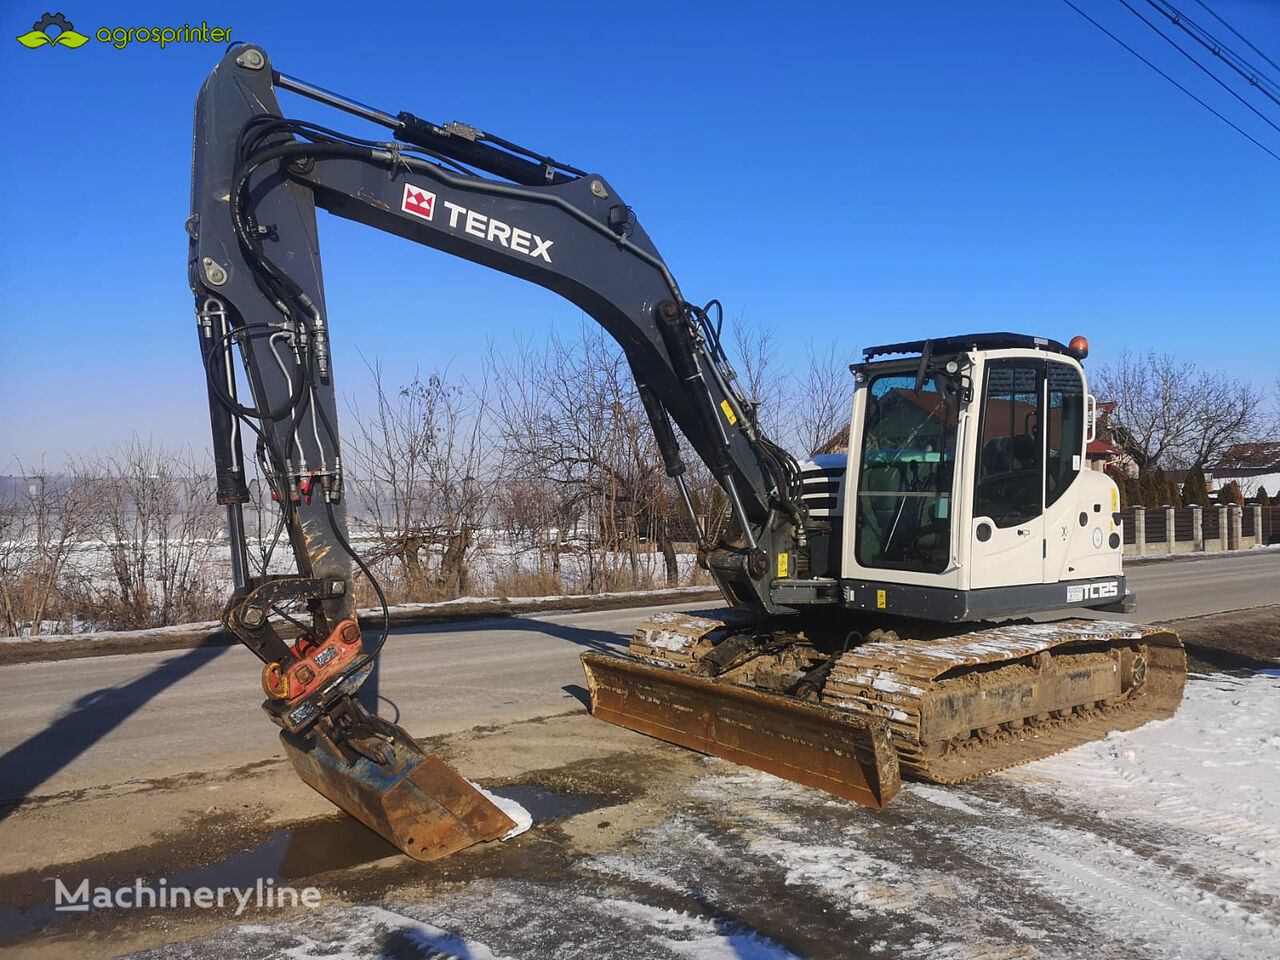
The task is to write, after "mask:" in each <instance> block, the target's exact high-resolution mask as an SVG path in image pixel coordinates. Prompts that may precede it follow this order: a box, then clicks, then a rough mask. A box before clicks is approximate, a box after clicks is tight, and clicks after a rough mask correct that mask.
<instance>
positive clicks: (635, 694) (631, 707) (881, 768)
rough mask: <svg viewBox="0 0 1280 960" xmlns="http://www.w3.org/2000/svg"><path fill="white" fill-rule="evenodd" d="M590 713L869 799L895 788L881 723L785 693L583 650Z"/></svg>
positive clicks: (885, 796)
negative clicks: (757, 688)
mask: <svg viewBox="0 0 1280 960" xmlns="http://www.w3.org/2000/svg"><path fill="white" fill-rule="evenodd" d="M582 666H583V669H584V670H585V671H586V674H587V687H588V689H589V690H590V692H591V713H592V715H593V716H595V717H597V718H599V719H601V720H607V721H609V722H610V723H616V724H618V725H619V726H622V727H626V728H627V729H629V730H635V731H637V732H639V733H644V734H648V735H649V736H651V737H657V738H658V739H659V740H665V741H667V742H668V743H674V744H677V745H679V746H682V747H689V748H690V749H693V750H697V751H699V752H700V753H706V754H711V755H712V756H717V757H723V758H724V759H726V760H732V761H733V762H734V763H740V764H742V765H744V766H748V767H754V768H755V769H757V770H763V771H765V772H766V773H772V774H774V775H775V776H779V777H782V778H784V779H786V780H793V781H795V782H796V783H802V784H805V785H806V786H810V787H817V788H818V789H820V790H826V791H827V792H829V793H833V794H835V795H836V796H839V797H844V798H845V799H847V800H852V801H854V802H855V803H860V804H863V805H865V806H870V807H883V806H884V805H885V804H886V803H888V802H889V801H890V800H891V799H893V797H894V795H895V794H896V793H897V792H898V788H899V786H900V785H901V780H900V778H899V773H898V757H897V754H896V753H895V751H894V748H893V742H892V737H891V735H890V733H889V728H888V725H887V724H885V723H882V722H879V721H876V720H869V721H868V720H863V719H862V718H856V717H852V716H849V715H848V714H845V713H843V712H842V711H838V710H831V709H827V708H824V707H821V706H818V705H816V704H811V703H805V702H803V701H800V700H797V699H795V698H794V697H785V696H780V695H778V694H773V693H767V692H765V691H762V690H755V689H752V688H750V687H743V686H739V685H737V684H733V683H729V682H726V681H723V680H711V679H706V678H703V677H698V676H694V675H692V674H691V673H690V672H688V671H686V670H677V669H671V668H668V667H656V666H651V665H649V664H647V663H641V662H639V661H637V660H632V659H630V658H624V657H618V656H613V655H608V654H598V653H584V654H583V655H582Z"/></svg>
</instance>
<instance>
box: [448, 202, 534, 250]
mask: <svg viewBox="0 0 1280 960" xmlns="http://www.w3.org/2000/svg"><path fill="white" fill-rule="evenodd" d="M444 206H445V209H446V210H448V211H449V226H450V227H451V228H452V229H454V230H457V229H458V224H459V223H462V229H463V230H465V231H466V232H467V233H469V234H471V235H472V236H473V237H479V238H480V239H481V240H488V241H489V242H490V243H500V244H502V245H503V246H504V247H506V248H507V249H509V250H514V251H516V253H523V254H525V255H526V256H530V257H541V258H542V259H543V260H545V261H547V263H550V262H551V255H550V254H549V253H547V251H548V250H550V249H551V245H552V244H553V243H555V241H554V240H543V239H542V238H541V237H540V236H538V235H537V234H536V233H530V232H529V231H528V230H521V229H520V228H519V227H513V226H511V225H510V224H508V223H503V222H502V221H501V220H495V219H494V218H493V217H486V216H485V215H484V214H482V213H476V212H475V211H474V210H468V209H467V208H466V207H460V206H458V204H456V203H450V202H449V201H448V200H446V201H445V202H444Z"/></svg>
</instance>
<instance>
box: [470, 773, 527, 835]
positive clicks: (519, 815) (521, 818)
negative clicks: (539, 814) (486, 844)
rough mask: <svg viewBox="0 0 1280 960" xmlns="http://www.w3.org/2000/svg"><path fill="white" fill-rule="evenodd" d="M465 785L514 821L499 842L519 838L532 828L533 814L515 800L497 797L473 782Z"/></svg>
mask: <svg viewBox="0 0 1280 960" xmlns="http://www.w3.org/2000/svg"><path fill="white" fill-rule="evenodd" d="M467 783H469V784H471V785H472V786H473V787H475V788H476V789H477V790H479V791H480V792H481V793H482V794H484V796H485V799H486V800H488V801H489V802H490V803H492V804H493V805H494V806H495V807H497V808H498V809H499V810H501V811H502V812H503V813H505V814H506V815H507V816H508V817H510V818H511V819H512V821H514V823H515V826H514V827H512V828H511V829H510V830H508V831H507V832H506V833H504V834H503V835H502V836H500V837H499V838H498V839H499V840H510V839H511V838H512V837H518V836H520V834H522V833H524V832H525V831H526V830H528V829H529V828H530V827H532V826H533V814H531V813H530V812H529V811H528V810H526V809H525V808H524V807H523V806H521V805H520V804H519V803H517V802H516V801H515V800H512V799H511V798H510V797H503V796H499V795H498V794H496V793H493V792H492V791H489V790H486V789H485V788H484V787H482V786H480V784H478V783H476V782H475V781H474V780H468V781H467Z"/></svg>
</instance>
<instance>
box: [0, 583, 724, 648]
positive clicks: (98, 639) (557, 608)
mask: <svg viewBox="0 0 1280 960" xmlns="http://www.w3.org/2000/svg"><path fill="white" fill-rule="evenodd" d="M720 599H722V598H721V595H720V591H719V590H717V589H715V588H714V587H677V588H675V589H671V590H654V591H646V592H633V591H628V592H625V593H600V594H593V595H590V596H565V597H517V598H515V599H509V598H507V597H477V598H474V599H468V600H462V601H447V602H445V603H410V604H399V605H397V606H394V607H391V608H390V610H389V611H388V620H389V621H390V625H391V626H392V627H393V628H394V627H412V626H420V625H426V624H437V623H455V622H460V621H467V620H487V619H490V618H496V617H501V618H510V617H519V616H525V615H528V614H539V613H551V612H566V611H583V612H586V611H592V610H617V609H622V608H625V607H656V606H662V605H664V604H668V603H683V602H686V601H687V602H689V603H700V602H702V601H704V600H720ZM360 626H361V627H362V628H363V629H364V630H365V631H366V633H368V634H376V632H377V631H379V630H381V629H382V611H381V610H380V609H379V608H376V607H375V608H365V609H362V610H361V611H360ZM236 642H237V641H236V640H235V638H234V637H233V636H232V635H231V634H230V633H228V632H227V631H226V630H225V629H224V628H223V627H222V625H221V624H219V623H218V622H217V621H216V620H210V621H206V622H203V623H191V624H179V625H176V626H171V627H156V628H154V629H151V630H121V631H112V632H105V633H87V634H71V635H57V636H54V635H50V636H43V637H22V638H16V639H10V640H6V641H5V642H3V643H0V666H8V665H11V664H18V663H36V662H42V661H49V660H77V659H80V658H83V657H106V656H116V655H119V654H126V653H154V652H156V651H160V650H193V649H196V648H199V647H229V646H234V645H235V644H236Z"/></svg>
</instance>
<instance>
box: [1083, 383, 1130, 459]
mask: <svg viewBox="0 0 1280 960" xmlns="http://www.w3.org/2000/svg"><path fill="white" fill-rule="evenodd" d="M1115 412H1116V402H1115V401H1114V400H1105V401H1102V400H1100V401H1098V404H1097V408H1096V413H1095V415H1094V430H1093V432H1094V437H1093V439H1092V440H1090V441H1089V445H1088V447H1086V448H1085V452H1084V455H1085V460H1087V461H1088V463H1089V469H1091V470H1099V471H1102V470H1106V469H1107V467H1113V468H1114V469H1116V470H1118V471H1120V472H1121V473H1123V474H1124V475H1125V476H1126V477H1136V476H1137V475H1138V464H1137V462H1136V461H1135V460H1134V459H1133V457H1131V456H1129V455H1128V454H1127V453H1125V452H1124V451H1123V450H1121V449H1120V448H1119V447H1117V446H1115V443H1114V438H1113V437H1112V434H1111V415H1112V414H1113V413H1115Z"/></svg>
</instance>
